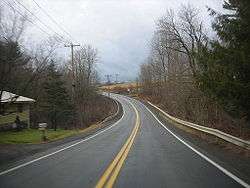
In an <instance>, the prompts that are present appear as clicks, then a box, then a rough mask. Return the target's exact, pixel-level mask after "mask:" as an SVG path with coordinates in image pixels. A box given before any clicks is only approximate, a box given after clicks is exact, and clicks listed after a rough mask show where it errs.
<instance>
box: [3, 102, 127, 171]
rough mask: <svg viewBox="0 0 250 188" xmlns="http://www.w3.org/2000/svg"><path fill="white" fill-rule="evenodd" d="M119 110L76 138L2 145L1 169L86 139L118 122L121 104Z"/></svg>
mask: <svg viewBox="0 0 250 188" xmlns="http://www.w3.org/2000/svg"><path fill="white" fill-rule="evenodd" d="M117 104H118V106H119V108H118V111H117V112H116V113H115V114H112V115H111V116H109V117H107V118H105V119H104V120H103V121H102V122H100V123H98V124H95V125H93V127H90V128H89V129H87V130H86V131H83V132H82V133H79V134H77V135H74V136H70V137H66V138H63V139H60V140H56V141H51V142H47V143H41V144H0V169H1V170H2V169H7V168H8V167H10V166H13V165H14V164H17V163H19V162H20V161H24V160H25V159H27V158H34V156H36V155H39V154H40V153H44V152H46V151H48V150H53V148H58V147H59V148H60V147H62V146H64V145H67V144H68V143H72V142H75V141H77V140H81V139H85V138H87V137H89V136H91V135H93V134H95V133H97V132H99V131H101V130H103V129H105V128H107V127H109V126H111V125H112V124H114V123H115V122H116V121H118V120H119V119H120V118H121V117H122V115H123V108H122V105H121V103H120V102H118V103H117Z"/></svg>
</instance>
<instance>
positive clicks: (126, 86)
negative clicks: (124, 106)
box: [100, 82, 138, 93]
mask: <svg viewBox="0 0 250 188" xmlns="http://www.w3.org/2000/svg"><path fill="white" fill-rule="evenodd" d="M137 87H138V85H137V83H135V82H131V83H120V84H111V85H104V86H101V87H100V90H101V91H108V92H114V93H130V92H133V91H134V90H135V89H136V88H137Z"/></svg>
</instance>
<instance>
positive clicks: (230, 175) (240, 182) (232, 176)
mask: <svg viewBox="0 0 250 188" xmlns="http://www.w3.org/2000/svg"><path fill="white" fill-rule="evenodd" d="M143 105H144V104H143ZM144 107H145V108H146V109H147V110H148V111H149V112H150V113H151V115H152V116H153V117H154V118H155V119H156V120H157V121H158V123H160V125H161V126H162V127H163V128H164V129H166V130H167V131H168V132H169V133H171V134H172V135H173V136H174V137H175V138H176V139H178V140H179V141H180V142H181V143H183V144H184V145H185V146H187V147H188V148H189V149H191V150H192V151H194V152H195V153H196V154H198V155H199V156H201V157H202V158H203V159H205V160H206V161H207V162H209V163H211V164H212V165H213V166H215V167H216V168H218V169H219V170H221V171H222V172H223V173H224V174H226V175H227V176H229V177H230V178H232V179H233V180H235V181H236V182H238V183H239V184H240V185H242V186H244V187H246V188H250V185H249V184H248V183H246V182H245V181H243V180H242V179H240V178H238V177H237V176H236V175H234V174H232V173H231V172H229V171H228V170H226V169H225V168H223V167H222V166H220V165H219V164H217V163H216V162H214V161H212V160H211V159H209V158H208V157H207V156H205V155H204V154H202V153H201V152H199V151H198V150H196V149H195V148H193V147H192V146H190V145H189V144H188V143H186V142H185V141H184V140H182V139H181V138H179V137H178V136H177V135H176V134H174V133H173V132H172V131H171V130H169V129H168V128H167V127H166V126H165V125H164V124H163V123H162V122H161V121H160V120H159V119H158V118H157V117H156V116H155V115H154V113H153V112H152V111H151V110H150V109H149V108H148V107H147V106H145V105H144Z"/></svg>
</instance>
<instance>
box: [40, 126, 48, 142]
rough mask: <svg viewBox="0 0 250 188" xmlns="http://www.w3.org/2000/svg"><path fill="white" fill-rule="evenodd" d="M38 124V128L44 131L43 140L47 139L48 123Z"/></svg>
mask: <svg viewBox="0 0 250 188" xmlns="http://www.w3.org/2000/svg"><path fill="white" fill-rule="evenodd" d="M38 126H39V128H38V129H39V130H40V131H41V132H42V141H46V140H47V138H46V134H45V130H46V127H47V123H39V124H38Z"/></svg>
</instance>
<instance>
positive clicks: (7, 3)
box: [3, 0, 51, 36]
mask: <svg viewBox="0 0 250 188" xmlns="http://www.w3.org/2000/svg"><path fill="white" fill-rule="evenodd" d="M3 2H4V3H5V4H6V5H7V6H9V7H10V8H12V9H13V10H14V11H16V12H17V13H18V14H20V15H21V16H22V17H23V18H25V19H26V20H27V21H29V22H30V23H31V24H33V25H34V26H35V27H37V28H38V29H39V30H40V31H42V32H43V33H45V34H47V35H48V36H51V35H50V34H49V33H48V32H46V31H45V30H44V29H42V28H41V27H40V26H38V25H36V24H35V23H34V22H33V21H31V20H30V19H29V18H27V17H26V16H25V15H23V14H22V13H21V12H20V11H19V10H18V9H16V8H14V6H12V5H11V3H10V2H6V1H5V0H3Z"/></svg>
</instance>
